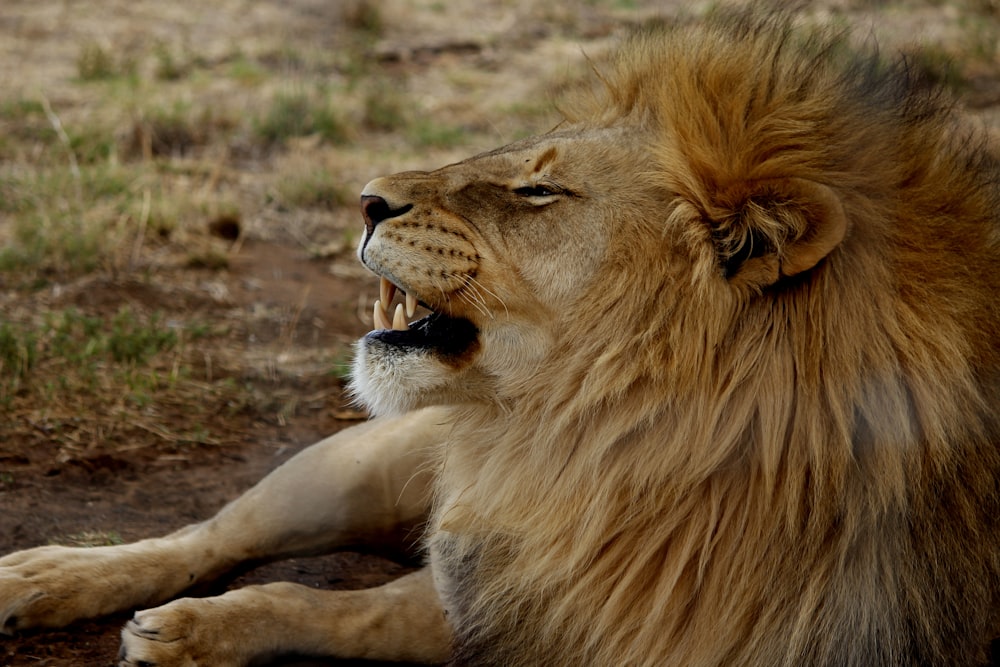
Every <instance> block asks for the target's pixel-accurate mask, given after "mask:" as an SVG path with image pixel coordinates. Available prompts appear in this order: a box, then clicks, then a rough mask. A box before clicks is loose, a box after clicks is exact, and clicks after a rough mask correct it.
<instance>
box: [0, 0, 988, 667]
mask: <svg viewBox="0 0 1000 667" xmlns="http://www.w3.org/2000/svg"><path fill="white" fill-rule="evenodd" d="M597 70H598V75H599V78H600V79H601V81H602V84H601V85H600V86H598V87H596V88H594V89H589V90H586V91H581V93H580V94H579V95H578V96H577V98H575V99H573V100H571V101H569V102H567V103H566V105H565V112H566V115H567V122H566V123H565V124H564V125H563V126H561V127H559V128H557V129H556V130H555V131H553V132H551V133H549V134H546V135H542V136H539V137H535V138H532V139H527V140H524V141H521V142H518V143H515V144H512V145H510V146H507V147H504V148H501V149H498V150H496V151H493V152H490V153H486V154H483V155H480V156H476V157H474V158H470V159H469V160H466V161H464V162H461V163H458V164H455V165H449V166H447V167H444V168H442V169H439V170H437V171H434V172H408V173H403V174H397V175H395V176H390V177H386V178H382V179H377V180H376V181H373V182H372V183H370V184H369V185H368V186H367V187H366V189H365V193H364V198H363V202H364V211H365V216H366V231H365V237H364V239H363V241H362V244H361V247H360V248H359V256H360V258H361V260H362V261H363V262H364V263H365V264H366V265H367V266H368V267H369V268H371V269H372V270H373V271H375V272H377V273H379V274H380V275H382V276H385V277H386V278H388V279H390V280H392V282H394V283H395V284H396V285H398V286H399V287H401V288H403V289H405V290H407V291H409V292H410V293H412V294H416V295H417V296H419V298H420V300H421V301H422V302H423V303H424V304H425V305H427V306H428V307H429V308H431V309H432V310H433V311H434V312H435V313H438V314H439V315H441V316H447V317H449V318H454V319H452V320H448V321H449V322H451V323H452V324H451V328H450V329H449V333H448V335H446V336H440V337H438V338H436V339H435V341H436V342H435V343H434V344H422V343H418V342H414V341H415V340H417V338H416V337H415V335H414V334H413V332H411V334H400V333H392V332H386V331H376V332H372V333H371V334H369V335H368V336H366V337H365V338H364V339H363V340H362V341H360V342H359V344H358V358H357V360H356V364H355V380H354V387H355V391H356V393H357V395H358V398H359V400H361V401H362V402H364V403H366V404H368V405H369V406H371V407H372V408H373V409H374V410H375V411H376V412H379V413H384V414H385V415H391V414H392V413H397V412H403V413H407V414H406V415H404V416H402V417H391V416H386V417H380V418H378V419H376V420H374V421H373V422H371V423H370V424H367V425H365V426H362V427H359V428H357V429H353V430H350V431H346V432H344V433H343V434H341V435H338V436H337V437H335V438H332V439H330V440H328V441H324V442H322V443H319V444H318V445H317V446H315V447H314V448H313V449H311V450H307V452H304V453H303V454H301V455H300V456H299V457H297V458H296V459H293V461H291V462H290V463H289V464H286V466H285V467H283V468H281V469H279V470H278V471H276V472H275V473H273V474H272V475H271V476H269V477H268V478H267V479H265V480H264V481H263V482H262V483H261V484H260V485H259V486H258V487H256V488H255V489H254V490H252V491H251V492H249V493H248V494H246V495H245V496H244V497H243V498H241V499H239V500H238V501H236V502H235V503H233V504H232V505H231V506H229V507H227V508H226V509H224V510H223V511H222V512H220V513H219V515H217V516H216V517H214V518H213V519H211V520H209V521H206V522H204V523H202V524H197V525H195V526H191V527H189V528H187V529H185V530H182V531H180V532H178V533H175V534H174V535H171V536H168V537H166V538H161V539H158V540H147V541H143V542H139V543H137V544H135V545H126V546H123V547H111V548H108V549H106V550H96V551H91V552H89V555H88V554H87V552H81V551H80V550H71V549H61V548H42V549H39V550H32V551H26V552H22V553H20V554H13V555H11V556H8V557H7V558H5V559H0V629H7V630H10V629H16V628H20V627H28V626H31V625H56V624H60V623H64V622H68V621H69V620H71V619H72V618H76V617H80V616H85V615H91V614H95V613H105V612H107V611H110V610H111V609H116V608H122V607H127V606H129V605H134V604H148V603H151V602H155V601H159V600H164V599H166V598H167V597H169V596H172V595H174V594H176V593H177V592H179V591H180V590H181V589H183V587H184V586H185V585H186V584H189V583H193V582H195V581H200V580H203V579H205V578H209V577H211V576H215V575H217V574H218V573H219V572H221V571H223V570H225V569H227V568H228V567H231V566H232V565H233V564H234V563H236V562H238V561H239V560H242V559H263V558H274V557H281V556H288V555H291V554H294V553H303V552H313V551H316V550H319V549H325V548H343V547H348V546H351V545H353V544H357V543H358V542H359V541H362V540H374V541H375V542H377V543H380V544H385V543H390V542H394V541H395V540H397V539H398V538H399V536H400V534H406V530H407V529H412V527H413V526H414V525H415V524H416V523H417V522H420V521H421V520H422V519H423V518H424V517H425V512H429V515H428V516H429V522H428V526H427V547H428V555H429V566H428V569H427V570H425V571H423V572H420V573H417V574H415V575H412V576H411V577H410V578H407V579H404V580H401V581H400V582H398V584H397V585H390V586H389V587H385V588H382V589H373V590H371V591H366V592H363V593H344V592H332V593H319V592H316V591H309V590H303V589H301V588H300V587H287V586H282V585H277V586H274V587H265V588H262V589H258V588H251V589H246V590H244V591H238V592H235V593H229V594H227V595H225V596H223V597H222V598H219V599H217V600H180V601H178V602H174V603H171V604H168V605H164V606H162V607H159V608H157V609H153V610H151V611H147V612H141V613H140V614H138V615H137V616H136V618H135V620H134V621H133V622H132V623H130V624H129V626H127V627H126V630H125V631H124V633H123V657H122V663H121V664H122V665H137V664H155V665H157V666H158V667H175V666H180V665H212V667H225V666H228V665H242V664H246V663H247V662H248V661H249V660H250V659H252V658H254V657H259V656H261V655H265V654H268V653H271V652H276V651H309V652H323V653H329V654H331V655H338V656H345V657H347V656H355V657H358V656H360V657H378V658H380V659H397V660H423V661H427V662H433V661H437V660H442V659H445V656H448V655H450V656H451V661H452V662H453V663H454V664H473V665H504V666H507V665H532V666H536V665H552V666H555V667H562V666H566V667H568V666H571V665H572V666H578V665H592V666H596V667H604V666H611V665H615V666H617V665H629V666H632V665H649V666H664V665H667V666H677V667H707V666H720V667H721V666H725V667H733V666H744V667H776V666H782V667H801V666H816V667H845V666H846V667H875V666H890V665H893V666H894V665H899V666H910V665H935V666H937V665H940V666H942V667H943V666H949V667H950V666H960V665H969V666H971V665H982V664H985V663H986V662H987V659H988V656H987V650H988V645H989V642H990V640H991V639H992V638H994V637H996V636H997V635H998V634H1000V415H998V405H1000V343H998V332H1000V299H998V298H997V295H998V294H1000V271H998V270H997V268H998V264H1000V214H998V211H1000V165H998V162H997V158H996V156H995V155H991V154H990V152H989V151H988V149H987V143H988V141H987V138H986V136H985V134H984V133H982V132H981V131H979V130H975V129H970V128H969V126H968V125H966V123H965V121H962V120H961V119H960V118H959V117H958V116H957V115H956V114H955V113H954V112H953V110H952V109H951V108H950V107H951V105H950V104H949V103H948V102H947V101H946V100H945V99H944V98H943V97H942V96H941V95H939V94H938V93H936V92H934V91H933V90H929V89H927V88H926V87H925V86H924V85H923V84H922V83H921V82H920V81H919V80H918V77H917V76H916V75H915V74H914V73H913V72H911V71H910V70H909V69H908V68H907V66H906V63H905V62H902V63H886V62H884V61H882V60H880V59H879V58H877V57H875V56H870V55H864V54H861V55H858V54H857V53H855V52H854V51H853V50H852V49H851V48H849V46H848V42H847V39H846V38H844V37H841V36H836V35H833V36H831V35H826V34H809V33H801V32H795V31H793V30H792V28H791V22H790V21H789V20H788V19H787V18H786V17H783V16H780V15H765V16H763V17H760V16H754V15H753V13H752V12H736V13H729V14H719V15H717V16H715V17H714V18H712V19H711V20H709V21H708V22H706V23H705V24H700V25H686V26H680V27H676V28H670V29H656V30H649V31H647V32H645V33H643V34H639V35H637V36H635V37H633V38H632V39H631V40H630V41H629V42H627V43H626V44H625V45H624V46H623V48H622V49H621V50H620V52H619V55H618V56H617V58H616V59H614V60H612V61H611V62H609V63H605V64H602V65H598V66H597ZM462 323H464V324H462ZM417 326H418V329H419V327H420V326H424V325H417ZM427 326H429V325H427ZM421 330H422V331H430V329H421ZM455 331H459V332H460V333H459V334H455V335H452V332H455ZM470 331H472V332H474V336H471V337H470V336H469V332H470ZM461 332H464V333H461ZM435 335H437V334H435ZM428 336H430V334H428ZM442 404H443V405H445V406H447V407H444V408H441V407H431V408H430V409H427V410H423V411H420V412H407V411H410V410H414V409H416V408H421V407H424V406H440V405H442ZM430 496H433V502H432V503H431V499H430ZM112 572H113V573H115V574H116V575H117V576H119V577H120V579H121V581H120V582H119V583H118V584H117V587H116V588H115V589H113V590H112V589H110V588H109V587H107V586H105V585H102V583H101V582H102V579H101V578H102V577H107V576H109V573H112ZM56 602H58V604H56ZM220 610H222V611H223V613H220ZM234 619H235V625H236V626H238V628H237V630H234V629H233V626H232V623H233V622H234ZM164 638H169V639H168V640H166V641H164Z"/></svg>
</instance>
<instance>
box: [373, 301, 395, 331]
mask: <svg viewBox="0 0 1000 667" xmlns="http://www.w3.org/2000/svg"><path fill="white" fill-rule="evenodd" d="M372 319H373V320H374V322H375V328H376V329H391V328H392V325H391V324H389V314H388V313H387V312H385V310H383V309H382V302H381V301H376V302H375V312H374V313H373V314H372Z"/></svg>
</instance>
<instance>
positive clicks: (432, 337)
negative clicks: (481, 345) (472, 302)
mask: <svg viewBox="0 0 1000 667" xmlns="http://www.w3.org/2000/svg"><path fill="white" fill-rule="evenodd" d="M478 337H479V329H477V328H476V325H474V324H473V323H472V322H470V321H469V320H466V319H463V318H459V317H448V316H447V315H441V314H439V313H431V314H430V315H428V316H427V317H424V318H421V319H419V320H417V321H416V322H414V323H413V324H411V325H410V329H409V330H408V331H396V330H395V329H379V330H377V331H372V332H371V333H369V334H368V335H367V336H366V338H368V339H370V340H377V341H379V342H381V343H384V344H386V345H391V346H393V347H399V348H403V349H413V350H429V351H434V352H437V353H438V354H442V355H446V356H457V355H462V354H464V353H465V352H467V351H468V350H469V349H470V348H471V347H472V346H473V345H474V344H475V342H476V340H477V339H478Z"/></svg>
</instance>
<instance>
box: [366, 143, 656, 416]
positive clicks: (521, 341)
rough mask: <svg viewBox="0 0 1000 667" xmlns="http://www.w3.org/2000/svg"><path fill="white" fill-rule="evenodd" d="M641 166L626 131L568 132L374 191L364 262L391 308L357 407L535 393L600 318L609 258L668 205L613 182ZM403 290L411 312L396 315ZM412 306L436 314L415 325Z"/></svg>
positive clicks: (369, 351) (382, 316) (640, 182)
mask: <svg viewBox="0 0 1000 667" xmlns="http://www.w3.org/2000/svg"><path fill="white" fill-rule="evenodd" d="M645 157H646V152H645V150H644V146H643V145H642V144H641V143H640V141H639V137H637V136H635V135H634V134H633V133H630V132H629V131H628V130H627V129H625V128H616V127H573V128H570V129H567V130H565V131H559V132H554V133H551V134H548V135H545V136H542V137H538V138H534V139H529V140H525V141H521V142H519V143H516V144H513V145H511V146H508V147H506V148H503V149H500V150H497V151H493V152H491V153H487V154H485V155H480V156H477V157H474V158H471V159H469V160H466V161H464V162H460V163H458V164H454V165H450V166H447V167H444V168H443V169H439V170H437V171H433V172H429V173H424V172H407V173H402V174H397V175H395V176H390V177H386V178H379V179H376V180H374V181H372V182H371V183H369V184H368V185H367V186H366V187H365V189H364V193H363V195H362V208H363V210H364V216H365V234H364V238H363V239H362V241H361V245H360V247H359V250H358V254H359V256H360V258H361V261H362V262H363V263H364V264H365V266H367V267H368V268H369V269H371V270H372V271H374V272H375V273H377V274H378V275H379V276H381V280H382V300H381V302H380V304H376V306H375V331H373V332H372V333H370V334H368V336H366V337H365V338H364V339H363V340H362V341H361V343H360V344H359V346H358V352H359V354H358V357H357V364H356V368H355V371H356V372H355V383H356V388H357V390H358V393H359V394H360V396H361V398H362V399H363V400H364V401H365V402H367V403H368V404H369V405H370V406H371V407H373V408H374V409H375V410H376V411H377V412H382V411H386V410H400V409H409V408H413V407H416V406H419V405H423V404H427V403H433V402H466V401H470V400H472V401H475V400H493V399H500V400H502V399H503V398H505V397H508V396H510V395H511V394H513V393H516V392H517V390H518V387H521V386H524V385H525V383H529V382H531V378H532V377H533V376H535V375H536V374H537V372H538V370H539V367H540V366H543V365H544V364H545V363H546V360H548V359H551V358H552V357H553V349H554V348H557V347H560V346H566V345H573V344H574V343H573V341H571V340H569V339H568V337H567V328H568V327H567V325H568V323H570V322H572V321H574V320H575V321H578V322H579V321H591V320H592V319H597V318H598V317H599V314H595V313H592V312H589V311H591V309H592V307H593V306H592V303H591V298H592V297H591V294H592V293H593V292H595V291H596V292H606V291H607V286H606V285H601V284H600V276H601V275H602V273H604V272H607V270H608V267H607V264H608V262H609V261H611V259H610V255H611V253H612V248H613V247H615V246H616V245H622V242H623V241H626V244H627V242H628V236H629V235H630V234H635V232H636V230H631V231H630V229H629V221H630V220H636V219H641V218H642V217H644V211H645V210H647V209H648V208H649V207H652V206H656V205H657V202H658V201H660V200H661V199H662V193H660V192H659V191H658V188H657V186H656V185H655V183H653V182H650V181H646V180H645V179H642V178H635V179H631V180H630V181H629V182H619V181H617V180H616V179H615V178H614V174H618V173H623V172H626V171H628V170H630V169H631V168H632V166H633V165H634V164H636V163H637V161H640V160H643V159H645ZM633 240H635V237H634V236H633ZM622 259H624V258H622ZM396 288H398V289H399V290H402V291H403V292H405V294H406V298H405V300H404V302H405V303H399V304H398V305H397V306H396V308H395V309H393V310H392V311H391V312H390V309H389V308H388V307H387V305H386V304H387V302H388V301H390V300H391V298H392V294H393V293H395V291H396ZM415 303H419V304H421V305H423V306H424V307H426V308H427V309H429V310H430V311H432V312H431V314H430V315H428V316H426V317H423V318H422V319H420V320H418V321H416V322H413V323H412V324H408V323H407V319H408V318H410V317H412V315H413V310H414V305H415ZM569 328H575V326H574V327H569Z"/></svg>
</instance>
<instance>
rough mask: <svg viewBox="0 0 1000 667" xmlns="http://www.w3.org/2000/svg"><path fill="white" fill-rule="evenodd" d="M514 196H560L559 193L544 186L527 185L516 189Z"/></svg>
mask: <svg viewBox="0 0 1000 667" xmlns="http://www.w3.org/2000/svg"><path fill="white" fill-rule="evenodd" d="M514 194H516V195H517V196H518V197H552V196H554V195H557V194H559V191H558V190H556V189H555V188H550V187H546V186H544V185H526V186H524V187H520V188H515V189H514Z"/></svg>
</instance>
